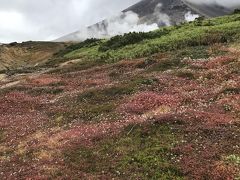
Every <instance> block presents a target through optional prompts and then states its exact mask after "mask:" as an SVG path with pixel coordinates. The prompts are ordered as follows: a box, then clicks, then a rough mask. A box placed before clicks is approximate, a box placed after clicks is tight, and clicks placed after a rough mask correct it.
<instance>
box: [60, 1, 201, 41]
mask: <svg viewBox="0 0 240 180" xmlns="http://www.w3.org/2000/svg"><path fill="white" fill-rule="evenodd" d="M122 12H123V14H120V16H119V17H118V16H116V17H109V18H108V19H105V20H103V21H101V22H99V23H96V24H94V25H91V26H88V27H87V28H82V29H81V30H79V31H77V32H73V33H71V34H67V35H66V36H64V37H60V38H59V39H57V40H56V41H57V42H62V41H63V42H64V41H75V42H76V41H83V40H85V39H86V38H88V37H89V36H90V37H95V38H109V37H111V36H112V34H111V31H112V26H115V25H116V24H119V27H116V28H119V29H121V26H123V25H124V23H126V20H125V21H124V19H128V18H132V14H133V13H134V15H136V16H137V17H138V20H137V22H134V23H132V20H131V21H130V22H129V23H130V24H129V28H128V29H131V27H132V26H141V25H142V26H145V28H142V30H144V29H146V28H147V26H152V25H153V24H156V25H157V26H158V27H161V26H168V25H170V24H172V25H175V24H179V23H181V22H185V15H186V14H187V13H190V12H191V13H192V14H199V13H197V12H196V11H195V10H193V9H192V8H190V7H188V6H187V5H186V4H185V3H184V2H183V1H182V0H141V1H139V2H138V3H136V4H135V5H133V6H131V7H129V8H127V9H125V10H123V11H122ZM130 12H131V13H130ZM129 13H130V14H131V15H129ZM126 16H127V18H126ZM128 16H129V17H128ZM120 25H121V26H120ZM116 31H117V30H116ZM99 32H100V33H99ZM117 34H122V32H116V34H115V35H117Z"/></svg>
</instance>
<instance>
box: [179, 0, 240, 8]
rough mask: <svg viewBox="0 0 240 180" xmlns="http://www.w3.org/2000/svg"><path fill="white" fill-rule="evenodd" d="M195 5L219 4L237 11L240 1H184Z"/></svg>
mask: <svg viewBox="0 0 240 180" xmlns="http://www.w3.org/2000/svg"><path fill="white" fill-rule="evenodd" d="M184 1H187V2H191V3H195V4H218V5H221V6H224V7H227V8H231V9H235V8H237V7H239V6H240V5H239V4H240V1H239V0H184Z"/></svg>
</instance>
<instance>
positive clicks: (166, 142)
mask: <svg viewBox="0 0 240 180" xmlns="http://www.w3.org/2000/svg"><path fill="white" fill-rule="evenodd" d="M176 143H177V137H175V136H174V135H173V134H172V132H171V129H170V127H168V126H166V125H161V124H158V123H154V124H152V125H144V126H140V125H130V126H128V127H127V128H126V129H125V130H124V131H123V132H122V133H121V134H120V136H118V137H116V138H112V139H108V140H104V141H103V142H102V141H101V142H100V143H98V145H97V146H96V147H92V148H86V147H78V148H76V149H73V150H70V151H66V153H65V161H67V163H68V164H69V166H70V168H71V169H75V170H76V171H82V172H85V173H91V174H96V175H101V174H102V175H104V174H105V173H108V176H109V175H110V176H112V177H115V178H123V179H125V178H127V179H162V180H167V179H176V180H177V179H184V177H183V175H182V174H181V172H180V171H179V170H178V169H177V167H176V166H173V165H172V163H171V158H174V156H173V155H171V148H173V147H174V145H176ZM109 173H111V174H109Z"/></svg>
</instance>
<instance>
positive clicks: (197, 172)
mask: <svg viewBox="0 0 240 180" xmlns="http://www.w3.org/2000/svg"><path fill="white" fill-rule="evenodd" d="M239 29H240V14H233V15H230V16H224V17H218V18H214V19H206V20H204V19H201V18H200V19H198V20H195V21H194V22H191V23H185V24H181V25H178V26H174V27H167V28H166V27H165V28H160V29H159V30H156V31H153V32H148V33H129V34H125V35H124V36H115V37H113V38H111V39H109V40H98V39H90V40H86V41H84V42H81V43H76V44H71V45H70V46H67V47H64V48H63V49H62V50H61V51H59V52H58V53H56V54H54V55H53V56H52V58H51V59H49V60H47V61H46V63H45V64H44V65H41V66H36V67H35V69H34V71H31V72H30V73H24V74H23V73H22V72H20V73H18V71H16V72H15V74H11V75H9V74H8V73H7V74H8V75H7V74H0V104H1V106H0V179H146V180H147V179H177V180H183V179H216V180H218V179H224V180H225V179H239V175H240V166H239V159H240V148H239V144H240V141H239V137H240V111H239V110H240V104H239V102H240V94H239V93H240V78H239V69H240V58H239V57H240V30H239ZM21 45H22V46H23V47H25V45H23V44H19V45H18V46H21ZM35 46H36V47H38V45H37V43H36V44H34V43H33V46H32V48H33V49H34V48H35ZM40 51H41V50H40ZM35 57H36V56H33V58H35ZM16 58H17V57H16ZM32 61H34V59H32ZM30 68H31V67H30ZM42 68H43V69H44V70H42Z"/></svg>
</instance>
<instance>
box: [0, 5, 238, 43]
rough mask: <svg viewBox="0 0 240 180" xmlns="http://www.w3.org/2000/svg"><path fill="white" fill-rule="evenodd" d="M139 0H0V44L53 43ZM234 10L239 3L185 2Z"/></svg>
mask: <svg viewBox="0 0 240 180" xmlns="http://www.w3.org/2000/svg"><path fill="white" fill-rule="evenodd" d="M138 1H140V0H0V43H1V42H13V41H18V42H21V41H27V40H53V39H56V38H58V37H61V36H63V35H66V34H68V33H71V32H74V31H77V30H79V29H81V28H83V27H86V26H88V25H91V24H94V23H96V22H99V21H101V20H103V19H105V18H106V17H110V16H111V15H114V14H116V13H118V12H120V11H121V10H123V9H125V8H127V7H129V6H130V5H132V4H134V3H136V2H138ZM185 1H191V2H194V3H216V2H218V3H219V4H220V5H227V6H232V7H236V4H239V1H240V0H185Z"/></svg>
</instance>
